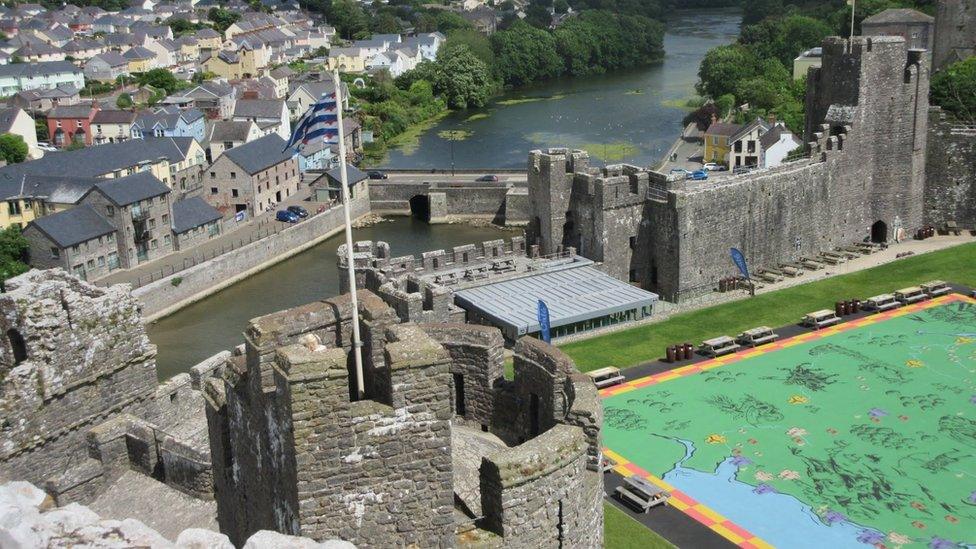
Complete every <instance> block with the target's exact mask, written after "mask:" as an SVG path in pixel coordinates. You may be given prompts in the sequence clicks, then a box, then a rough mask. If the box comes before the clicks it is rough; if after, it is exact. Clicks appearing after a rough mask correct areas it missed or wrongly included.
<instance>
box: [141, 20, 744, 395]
mask: <svg viewBox="0 0 976 549" xmlns="http://www.w3.org/2000/svg"><path fill="white" fill-rule="evenodd" d="M739 24H740V19H739V15H738V14H737V13H736V12H734V11H727V10H718V11H710V12H707V13H694V14H692V13H682V14H678V15H676V16H675V17H674V18H673V19H672V20H671V21H670V22H669V23H668V33H667V35H666V36H665V42H664V44H665V50H666V56H665V60H664V62H663V63H662V64H660V65H656V66H652V67H647V68H644V69H640V70H634V71H629V72H626V73H622V74H614V75H598V76H594V77H591V78H585V79H562V80H557V81H554V82H549V83H546V84H543V85H539V86H534V87H531V88H525V89H521V90H519V91H518V92H513V93H511V94H508V95H506V96H503V97H500V98H498V99H496V100H495V101H494V102H493V103H492V104H491V105H489V106H488V107H487V108H485V109H480V110H477V111H466V112H463V113H456V114H454V115H452V116H449V117H447V118H445V119H444V120H442V121H441V122H440V123H439V124H438V125H436V126H435V127H434V128H432V129H431V130H429V131H427V132H425V133H424V134H423V135H422V136H421V137H420V139H419V141H418V143H416V144H414V145H415V146H414V147H405V148H402V149H400V150H396V151H391V153H390V155H389V158H388V159H387V164H386V165H387V166H388V167H397V168H425V167H447V166H450V162H451V146H450V145H451V142H450V141H448V140H446V139H443V138H442V137H440V135H444V134H442V133H441V132H444V131H449V130H453V129H458V130H465V131H467V132H471V135H470V137H469V138H467V139H466V140H464V141H455V142H454V155H455V156H454V158H455V163H456V165H457V166H458V167H471V168H480V167H514V168H518V167H524V164H525V159H526V157H527V155H528V151H529V150H531V149H534V148H540V147H550V146H564V147H581V148H586V149H588V150H590V153H591V154H592V155H593V156H595V157H596V159H597V162H599V161H600V160H601V159H603V158H605V157H609V159H610V161H611V162H620V161H627V162H631V163H637V164H650V163H652V162H654V161H656V160H658V159H659V158H660V157H661V156H663V154H664V152H665V151H666V150H667V149H668V147H670V145H671V144H672V142H673V141H674V139H675V137H676V136H677V135H678V133H679V132H680V131H681V119H682V118H683V117H684V115H685V113H686V112H687V111H686V110H684V109H682V108H680V107H679V106H677V105H678V104H680V103H682V102H683V101H684V100H686V99H687V98H688V97H690V96H692V95H693V94H694V85H695V82H696V81H697V79H698V65H699V64H700V62H701V59H702V57H703V56H704V55H705V52H707V51H708V50H709V49H710V48H712V47H714V46H718V45H721V44H727V43H729V42H731V41H732V40H734V39H735V37H736V36H737V35H738V33H739ZM439 134H440V135H439ZM519 233H520V232H519ZM519 233H515V232H511V231H502V230H499V229H494V228H490V227H473V226H468V225H435V226H430V225H427V224H426V223H423V222H420V221H417V220H413V219H407V218H398V219H395V220H394V221H392V222H388V223H380V224H378V225H375V226H372V227H366V228H363V229H357V230H355V231H354V233H353V235H354V236H353V238H355V239H356V240H385V241H387V242H389V243H390V245H391V246H392V251H393V253H394V255H406V254H419V253H421V252H424V251H427V250H434V249H439V248H450V247H452V246H458V245H461V244H468V243H477V242H481V241H484V240H490V239H494V238H504V237H508V236H510V235H512V234H519ZM343 238H344V237H343V236H342V235H341V234H340V235H337V236H335V237H333V238H330V239H328V240H326V241H325V242H323V243H321V244H319V245H318V246H316V247H314V248H312V249H309V250H307V251H306V252H304V253H302V254H299V255H297V256H295V257H292V258H290V259H288V260H287V261H284V262H282V263H280V264H278V265H275V266H274V267H271V268H269V269H267V270H265V271H263V272H261V273H259V274H257V275H255V276H253V277H250V278H248V279H246V280H244V281H241V282H239V283H237V284H235V285H233V286H232V287H230V288H227V289H225V290H223V291H221V292H219V293H217V294H215V295H213V296H210V297H208V298H206V299H204V300H202V301H199V302H197V303H195V304H193V305H190V306H188V307H186V308H184V309H182V310H180V311H178V312H177V313H175V314H173V315H171V316H169V317H166V318H164V319H162V320H160V321H159V322H156V323H154V324H152V325H150V326H149V327H148V331H149V338H150V339H151V340H152V342H153V343H155V344H156V345H157V347H158V349H159V354H158V356H157V360H156V362H157V367H158V370H159V377H160V378H161V379H167V378H169V377H172V376H173V375H176V374H178V373H181V372H186V371H188V370H189V368H190V367H191V366H193V365H194V364H197V363H198V362H200V361H201V360H203V359H205V358H207V357H210V356H212V355H214V354H215V353H218V352H220V351H221V350H224V349H230V348H233V347H234V346H236V345H239V344H240V343H242V342H243V339H242V336H241V333H242V331H243V330H244V328H245V327H246V326H247V323H248V321H249V320H250V319H252V318H255V317H258V316H261V315H264V314H268V313H272V312H274V311H279V310H281V309H287V308H289V307H294V306H297V305H302V304H305V303H308V302H310V301H312V300H316V299H323V298H326V297H330V296H333V295H336V294H337V293H338V291H339V273H338V271H337V269H336V256H335V252H336V248H337V247H338V246H339V244H341V243H342V240H343Z"/></svg>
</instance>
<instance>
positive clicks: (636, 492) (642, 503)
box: [614, 476, 671, 513]
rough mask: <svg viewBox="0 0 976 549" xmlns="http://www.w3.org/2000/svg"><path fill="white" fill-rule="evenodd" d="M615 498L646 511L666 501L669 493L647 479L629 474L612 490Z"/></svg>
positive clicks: (642, 511) (641, 511) (640, 511)
mask: <svg viewBox="0 0 976 549" xmlns="http://www.w3.org/2000/svg"><path fill="white" fill-rule="evenodd" d="M614 494H616V496H617V499H619V500H620V501H622V502H624V503H625V504H627V505H629V506H631V507H632V508H633V509H634V510H635V511H637V512H639V513H646V512H648V511H649V510H650V509H651V508H652V507H657V506H658V505H664V504H665V503H667V501H668V499H669V498H670V497H671V494H670V493H668V492H666V491H665V490H664V489H662V488H660V487H658V486H655V485H654V484H651V482H650V481H649V480H646V479H643V478H640V477H636V476H630V477H627V478H625V479H624V482H623V484H621V485H620V486H617V489H616V490H614Z"/></svg>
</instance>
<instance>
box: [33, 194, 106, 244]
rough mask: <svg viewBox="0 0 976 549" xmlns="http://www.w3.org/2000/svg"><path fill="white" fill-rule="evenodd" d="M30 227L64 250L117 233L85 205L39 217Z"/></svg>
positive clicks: (92, 209) (93, 209)
mask: <svg viewBox="0 0 976 549" xmlns="http://www.w3.org/2000/svg"><path fill="white" fill-rule="evenodd" d="M30 225H33V226H34V227H36V228H37V229H38V230H39V231H41V232H42V233H44V234H45V235H47V237H48V238H50V239H51V240H52V241H53V242H54V243H55V244H57V245H58V246H60V247H62V248H67V247H70V246H74V245H76V244H81V243H82V242H88V241H89V240H92V239H94V238H98V237H100V236H104V235H107V234H109V233H114V232H115V230H116V229H115V227H114V226H113V225H112V224H111V223H109V222H108V221H107V220H106V219H105V218H104V217H102V216H101V215H99V213H98V212H96V211H95V208H92V207H91V206H89V205H87V204H85V205H82V206H77V207H75V208H71V209H69V210H64V211H61V212H57V213H53V214H51V215H45V216H44V217H39V218H37V219H35V220H34V221H31V223H30ZM30 225H29V226H30Z"/></svg>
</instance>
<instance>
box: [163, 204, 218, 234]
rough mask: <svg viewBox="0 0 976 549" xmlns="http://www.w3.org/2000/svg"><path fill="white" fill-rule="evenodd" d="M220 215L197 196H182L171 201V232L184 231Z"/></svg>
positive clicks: (215, 218)
mask: <svg viewBox="0 0 976 549" xmlns="http://www.w3.org/2000/svg"><path fill="white" fill-rule="evenodd" d="M221 217H222V216H221V215H220V212H218V211H217V210H216V209H214V207H213V206H211V205H210V204H207V203H206V201H204V200H203V199H202V198H200V197H199V196H194V197H191V198H184V199H183V200H178V201H176V202H174V203H173V232H174V233H177V234H179V233H185V232H186V231H189V230H191V229H195V228H197V227H200V226H202V225H206V224H207V223H211V222H213V221H217V220H218V219H220V218H221Z"/></svg>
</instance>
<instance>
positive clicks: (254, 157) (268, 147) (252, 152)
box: [221, 133, 293, 175]
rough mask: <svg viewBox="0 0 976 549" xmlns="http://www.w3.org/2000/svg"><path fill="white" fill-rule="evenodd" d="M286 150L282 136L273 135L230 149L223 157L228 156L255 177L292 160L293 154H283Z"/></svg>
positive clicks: (289, 152)
mask: <svg viewBox="0 0 976 549" xmlns="http://www.w3.org/2000/svg"><path fill="white" fill-rule="evenodd" d="M284 148H285V140H284V139H282V138H281V136H280V135H278V134H276V133H272V134H270V135H266V136H264V137H262V138H260V139H255V140H254V141H251V142H250V143H244V144H243V145H240V146H237V147H234V148H233V149H228V150H226V151H224V154H223V155H221V156H226V157H227V159H228V160H230V161H231V162H233V163H234V164H236V165H238V166H240V167H241V169H243V170H244V171H245V172H247V173H248V175H254V174H256V173H258V172H262V171H264V170H266V169H268V168H270V167H271V166H274V165H277V164H281V163H282V162H285V161H286V160H289V159H291V158H292V156H293V154H292V152H291V151H285V152H282V150H283V149H284Z"/></svg>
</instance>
